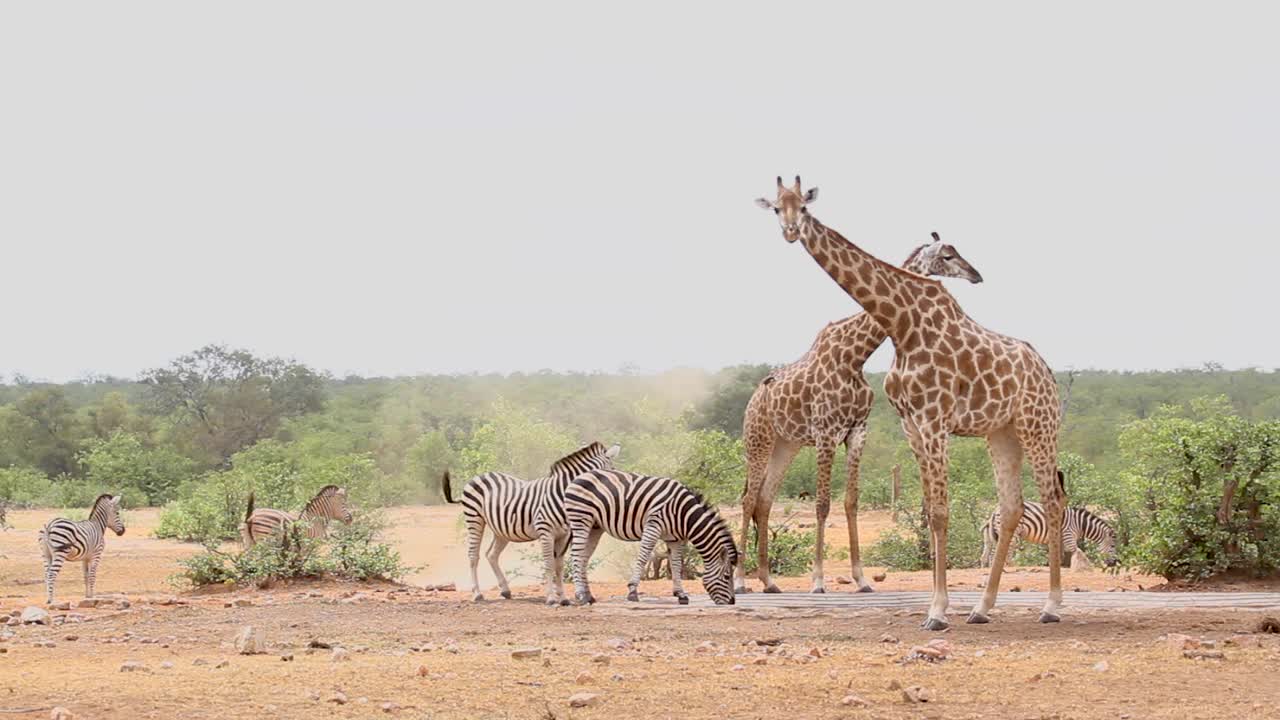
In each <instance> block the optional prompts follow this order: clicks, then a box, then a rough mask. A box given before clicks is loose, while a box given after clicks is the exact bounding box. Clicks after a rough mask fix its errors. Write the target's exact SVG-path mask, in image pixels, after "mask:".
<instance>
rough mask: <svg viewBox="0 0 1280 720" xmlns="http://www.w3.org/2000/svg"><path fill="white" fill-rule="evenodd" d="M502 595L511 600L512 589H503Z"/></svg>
mask: <svg viewBox="0 0 1280 720" xmlns="http://www.w3.org/2000/svg"><path fill="white" fill-rule="evenodd" d="M501 595H502V597H503V598H505V599H507V600H510V599H511V591H510V590H503V591H502V593H501Z"/></svg>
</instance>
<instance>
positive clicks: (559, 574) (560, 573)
mask: <svg viewBox="0 0 1280 720" xmlns="http://www.w3.org/2000/svg"><path fill="white" fill-rule="evenodd" d="M570 539H571V538H570V537H569V536H568V535H564V536H563V539H560V538H557V539H556V558H555V576H554V577H555V590H556V602H557V603H558V604H560V605H568V604H569V601H568V600H567V599H565V596H564V556H565V553H567V552H569V541H570Z"/></svg>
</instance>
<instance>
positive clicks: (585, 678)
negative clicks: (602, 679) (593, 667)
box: [573, 670, 595, 685]
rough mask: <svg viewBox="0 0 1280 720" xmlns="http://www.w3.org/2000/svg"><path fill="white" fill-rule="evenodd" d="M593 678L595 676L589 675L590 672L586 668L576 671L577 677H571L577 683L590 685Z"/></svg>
mask: <svg viewBox="0 0 1280 720" xmlns="http://www.w3.org/2000/svg"><path fill="white" fill-rule="evenodd" d="M594 680H595V678H593V677H591V673H589V672H587V671H586V670H583V671H582V672H580V673H578V677H576V678H574V679H573V681H574V682H575V683H577V684H579V685H590V684H591V683H592V682H593V681H594Z"/></svg>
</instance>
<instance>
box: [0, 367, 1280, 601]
mask: <svg viewBox="0 0 1280 720" xmlns="http://www.w3.org/2000/svg"><path fill="white" fill-rule="evenodd" d="M768 371H769V367H768V366H764V365H749V366H740V367H734V368H728V369H725V370H721V371H719V372H705V371H701V370H692V369H684V370H673V371H670V372H666V373H661V374H653V375H648V374H635V373H625V372H624V373H616V374H578V373H552V372H540V373H532V374H519V373H518V374H512V375H447V376H446V375H428V376H418V377H404V378H363V377H345V378H334V377H330V376H327V375H325V374H323V373H320V372H316V371H315V370H313V369H311V368H308V367H306V366H305V365H302V364H300V363H296V362H293V361H289V360H285V359H279V358H261V357H257V356H254V355H252V354H251V353H248V352H245V351H241V350H235V349H230V348H225V347H220V346H208V347H204V348H201V349H199V350H196V351H195V352H193V353H190V354H188V355H184V356H182V357H180V358H177V359H175V360H174V361H172V362H171V363H169V364H168V365H166V366H164V367H161V368H156V369H153V370H150V371H147V372H145V373H143V374H142V375H141V377H139V378H137V379H121V378H110V377H92V378H85V379H82V380H79V381H76V382H71V383H64V384H49V383H41V382H34V381H31V380H29V379H26V378H22V377H14V378H9V379H7V380H8V381H7V382H4V383H0V500H4V501H6V502H8V503H10V504H14V505H19V506H47V507H79V506H86V505H87V504H88V503H89V502H91V500H92V499H93V497H95V496H96V495H97V494H98V493H99V492H104V491H107V490H110V491H112V492H120V493H123V495H124V502H125V505H126V506H134V507H136V506H143V505H158V506H163V507H165V509H166V510H165V513H164V516H163V520H162V523H161V525H160V527H159V528H158V530H157V534H159V535H161V536H164V537H173V538H178V539H183V540H192V541H198V542H203V543H206V544H210V545H213V544H216V543H217V542H219V541H221V540H226V539H233V538H235V537H237V536H238V525H239V523H240V522H241V521H242V519H243V516H244V509H245V499H246V497H247V495H248V493H249V491H250V490H252V491H253V492H254V493H255V494H256V497H257V502H258V505H259V506H267V507H279V508H289V509H294V510H297V509H300V508H301V506H302V504H303V503H304V502H305V501H306V500H307V499H308V498H309V497H310V496H311V495H312V494H313V493H314V492H315V491H316V490H317V489H318V488H320V487H322V486H324V485H326V484H330V483H332V484H338V485H342V486H344V487H347V488H348V489H349V490H350V493H351V496H352V498H353V500H354V501H355V503H356V504H357V505H358V506H362V507H364V508H367V509H371V508H376V507H380V506H386V505H393V504H399V503H410V502H415V503H416V502H424V503H436V502H441V500H442V495H441V487H440V478H441V474H442V473H443V471H444V470H445V469H446V468H449V469H451V471H452V474H453V476H454V478H455V481H457V479H458V478H465V477H468V476H469V475H471V474H473V473H476V472H480V471H483V470H488V469H502V470H505V471H508V472H514V473H516V474H519V475H522V476H525V477H534V476H537V475H539V474H541V473H542V472H544V471H545V470H546V468H547V467H548V466H549V464H550V463H551V461H552V460H554V459H555V458H557V457H559V456H560V455H563V454H564V453H566V452H569V451H571V450H573V449H574V448H576V447H578V446H580V445H582V444H584V443H586V442H589V441H591V440H600V441H602V442H605V443H619V444H621V445H622V448H623V450H622V455H621V457H620V460H619V464H620V465H621V466H623V467H626V468H628V469H633V470H637V471H641V472H649V473H661V474H668V475H673V476H675V477H678V478H680V479H682V480H684V481H685V482H687V483H689V484H690V485H692V486H694V487H696V488H697V489H699V490H701V491H702V492H703V493H705V494H706V495H707V496H708V497H709V498H710V499H712V500H714V501H716V502H720V503H733V502H735V501H736V500H737V498H738V496H739V494H740V492H741V487H742V482H743V475H744V468H743V453H742V446H741V441H740V438H739V435H740V432H741V425H742V414H743V410H744V408H745V407H746V403H747V400H748V398H749V397H750V395H751V393H752V391H753V390H754V388H755V385H756V383H757V382H758V381H759V379H760V378H761V377H763V376H764V374H766V373H767V372H768ZM870 380H871V383H872V386H873V387H877V388H878V387H879V386H880V384H881V380H882V379H881V378H880V377H875V376H873V377H871V378H870ZM1060 382H1061V386H1062V390H1063V393H1064V395H1065V396H1067V397H1068V399H1069V402H1068V405H1067V409H1066V421H1065V426H1064V429H1063V432H1062V435H1061V441H1060V445H1061V450H1062V458H1061V464H1062V467H1063V469H1064V470H1065V471H1066V474H1067V489H1068V494H1069V496H1070V499H1071V502H1072V503H1074V504H1084V505H1088V506H1089V507H1091V508H1094V509H1095V510H1097V511H1099V512H1100V513H1102V514H1103V515H1105V516H1107V517H1108V518H1109V519H1111V520H1112V521H1113V522H1114V523H1115V524H1116V525H1117V527H1118V529H1119V533H1120V537H1121V545H1122V554H1123V557H1124V559H1125V561H1126V562H1128V563H1130V564H1133V565H1135V566H1138V567H1142V568H1143V569H1147V570H1151V571H1155V572H1159V573H1162V574H1165V575H1167V576H1169V577H1179V578H1202V577H1208V576H1211V575H1214V574H1218V573H1222V572H1227V571H1240V572H1246V573H1267V572H1273V571H1275V570H1276V568H1277V566H1280V541H1278V540H1276V538H1280V532H1278V531H1280V474H1278V473H1277V467H1276V464H1275V461H1274V457H1275V453H1276V447H1277V444H1278V443H1280V423H1278V422H1277V421H1278V420H1280V375H1278V374H1275V373H1271V372H1262V371H1256V370H1243V371H1226V370H1223V369H1221V368H1217V367H1212V366H1209V367H1205V368H1202V369H1198V370H1187V371H1178V372H1143V373H1129V372H1094V371H1085V372H1076V373H1072V374H1071V375H1070V376H1069V377H1068V376H1065V375H1064V376H1061V377H1060ZM951 456H952V463H951V501H952V523H951V544H952V547H951V548H950V556H951V558H952V562H954V563H955V564H956V565H957V566H963V565H973V564H976V562H977V559H978V554H979V550H980V538H979V537H978V528H979V527H980V526H981V524H982V522H983V521H984V520H985V518H986V515H987V514H988V513H989V512H990V510H991V508H992V507H993V505H994V502H995V493H994V487H993V484H992V481H991V477H992V475H991V470H990V463H989V461H988V459H987V455H986V450H985V447H984V445H983V443H982V441H980V440H968V439H957V440H956V441H954V442H953V444H952V449H951ZM842 463H843V457H842V456H838V457H837V468H840V467H842ZM894 465H900V466H901V470H902V476H903V482H902V487H903V496H902V497H901V498H899V499H898V502H899V504H900V506H901V509H902V510H903V511H904V512H901V513H900V518H901V524H900V526H899V527H898V528H897V531H896V532H894V533H891V534H890V536H889V537H887V538H885V539H884V540H883V541H882V542H881V543H880V544H879V545H878V546H877V547H875V548H873V549H872V560H873V561H874V562H876V563H879V564H886V565H890V566H894V567H902V568H914V567H922V566H923V565H924V564H925V562H926V556H925V553H924V552H923V547H924V545H922V542H921V541H922V540H923V539H924V537H925V536H924V534H923V532H924V531H923V528H922V527H921V526H920V522H919V516H918V512H917V511H918V509H919V502H920V499H919V484H918V479H917V477H918V476H917V475H916V471H915V463H914V461H913V460H912V458H911V454H910V452H909V450H908V449H907V446H906V443H905V442H904V440H903V438H902V435H901V432H900V431H899V429H898V424H897V419H896V416H895V415H894V413H893V411H892V409H891V408H890V407H889V406H888V404H887V403H886V402H885V401H884V399H883V397H880V398H878V399H877V403H876V406H875V409H874V411H873V413H872V417H871V422H870V432H869V436H868V441H867V448H866V452H865V454H864V457H863V461H862V485H861V493H860V494H861V502H862V505H863V507H869V508H885V507H888V506H889V505H890V503H891V489H890V488H891V483H890V479H889V478H890V469H891V468H892V467H893V466H894ZM815 472H816V468H815V463H814V456H813V453H812V451H807V452H805V453H802V454H801V455H800V457H799V458H798V459H797V460H796V462H795V463H794V464H793V465H792V467H791V469H790V470H789V472H788V474H787V477H786V480H785V482H784V485H783V489H782V494H783V495H784V496H792V497H794V496H798V495H800V494H801V493H803V492H812V488H813V485H814V474H815ZM841 477H843V474H842V472H839V471H837V473H836V482H835V483H834V485H835V493H836V496H837V497H840V496H841V494H842V492H843V488H842V484H843V483H842V482H841V481H840V478H841ZM1027 488H1028V496H1029V497H1031V498H1034V497H1035V491H1034V489H1033V486H1032V484H1031V483H1030V480H1029V477H1028V480H1027ZM837 508H838V505H837ZM837 512H838V509H837ZM259 552H263V553H265V552H267V551H265V550H263V551H259ZM1022 552H1024V553H1026V555H1025V556H1024V559H1028V560H1029V559H1034V556H1035V553H1037V552H1043V551H1042V550H1040V549H1038V548H1035V547H1028V548H1024V550H1023V551H1022ZM308 557H313V555H311V554H309V555H308ZM326 557H327V556H326ZM208 562H209V563H211V565H210V568H209V569H208V572H209V573H210V574H217V573H219V572H236V573H238V574H239V576H241V577H243V578H253V577H257V576H258V575H260V574H261V573H258V575H255V573H256V572H257V571H256V570H254V568H247V569H246V568H242V569H240V570H234V569H228V568H230V567H231V566H230V565H228V564H226V563H224V564H223V565H222V566H221V568H222V569H221V570H219V569H217V568H216V567H213V564H215V561H213V560H210V561H208ZM228 562H229V561H228ZM245 562H250V561H249V560H246V561H245ZM254 562H257V561H254ZM270 562H275V560H271V561H270ZM270 562H269V561H267V560H262V561H261V563H263V564H265V565H269V564H270ZM316 562H319V561H316ZM375 564H376V563H375ZM204 569H205V568H201V570H202V571H203V570H204ZM268 574H269V573H268Z"/></svg>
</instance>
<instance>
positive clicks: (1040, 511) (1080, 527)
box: [982, 500, 1119, 567]
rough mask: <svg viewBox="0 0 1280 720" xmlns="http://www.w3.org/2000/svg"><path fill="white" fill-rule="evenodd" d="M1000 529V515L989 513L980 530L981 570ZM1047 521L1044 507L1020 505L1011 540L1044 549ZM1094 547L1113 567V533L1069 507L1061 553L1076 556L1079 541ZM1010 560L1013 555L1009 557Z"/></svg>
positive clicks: (989, 559)
mask: <svg viewBox="0 0 1280 720" xmlns="http://www.w3.org/2000/svg"><path fill="white" fill-rule="evenodd" d="M999 525H1000V511H999V510H998V509H997V510H996V511H995V512H993V513H991V517H990V518H988V519H987V522H986V524H985V525H983V526H982V566H983V567H990V565H991V562H992V555H994V548H995V545H996V541H997V540H999V532H998V531H997V528H998V527H999ZM1048 534H1049V521H1048V519H1047V518H1046V517H1045V514H1044V506H1043V505H1041V504H1040V503H1037V502H1031V501H1029V500H1026V501H1023V503H1022V521H1021V522H1019V523H1018V529H1017V530H1016V531H1015V533H1014V539H1015V540H1029V541H1031V542H1033V543H1036V544H1039V545H1044V544H1047V543H1048V542H1049V538H1048ZM1082 540H1087V541H1089V542H1093V543H1097V544H1098V550H1099V552H1101V553H1102V555H1103V558H1104V562H1105V563H1106V565H1107V567H1115V566H1116V564H1117V563H1118V562H1119V561H1118V559H1117V558H1116V533H1115V531H1114V530H1112V529H1111V526H1110V525H1108V524H1107V522H1106V521H1105V520H1103V519H1102V518H1100V517H1098V516H1097V515H1094V514H1093V513H1091V512H1089V511H1088V510H1085V509H1084V508H1079V507H1069V508H1067V509H1066V512H1064V513H1063V517H1062V549H1063V551H1065V552H1067V553H1068V554H1070V555H1072V556H1075V555H1076V554H1078V553H1080V552H1081V551H1080V541H1082ZM1009 555H1010V557H1012V555H1013V553H1012V552H1010V553H1009Z"/></svg>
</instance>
